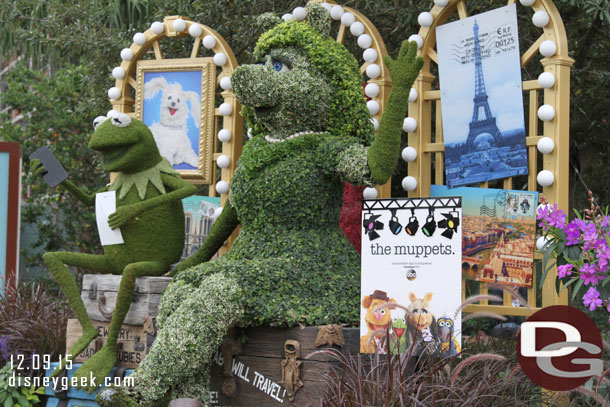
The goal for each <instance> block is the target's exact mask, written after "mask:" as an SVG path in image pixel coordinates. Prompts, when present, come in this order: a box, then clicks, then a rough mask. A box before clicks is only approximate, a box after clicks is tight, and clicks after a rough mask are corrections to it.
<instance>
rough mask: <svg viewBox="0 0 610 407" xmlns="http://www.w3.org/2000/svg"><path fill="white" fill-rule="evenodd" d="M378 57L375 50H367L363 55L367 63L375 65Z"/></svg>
mask: <svg viewBox="0 0 610 407" xmlns="http://www.w3.org/2000/svg"><path fill="white" fill-rule="evenodd" d="M377 57H378V55H377V51H375V49H374V48H367V49H365V50H364V52H363V53H362V59H364V60H365V61H366V62H370V63H373V62H375V61H377Z"/></svg>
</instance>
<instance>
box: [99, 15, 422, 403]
mask: <svg viewBox="0 0 610 407" xmlns="http://www.w3.org/2000/svg"><path fill="white" fill-rule="evenodd" d="M307 14H308V19H309V21H308V22H297V21H288V22H281V20H280V19H279V18H277V17H275V19H274V18H273V17H271V16H269V15H265V16H264V22H263V24H264V26H265V27H267V28H269V27H272V28H270V29H269V31H267V32H266V33H264V34H263V35H261V37H260V38H259V40H258V43H257V45H256V48H255V51H254V55H255V58H257V59H258V61H259V63H258V64H253V65H245V66H240V67H239V68H237V69H236V70H235V72H234V73H233V76H232V78H231V81H232V84H233V90H234V92H235V94H236V96H237V99H238V100H239V102H240V103H241V104H242V105H243V114H244V117H245V119H246V121H247V122H248V125H249V127H251V128H252V132H253V135H254V136H253V138H252V139H251V140H250V141H248V143H247V144H246V145H245V147H244V150H243V153H242V155H241V158H240V161H239V164H238V168H237V170H236V172H235V175H234V177H233V179H232V181H231V191H230V199H229V203H228V204H227V205H225V207H224V209H223V211H222V214H221V215H220V217H219V218H218V219H217V220H216V222H215V223H214V225H213V227H212V230H211V233H210V234H209V236H208V237H207V239H206V240H205V242H204V244H203V245H202V247H201V248H200V250H199V251H198V252H197V253H196V254H195V255H194V256H193V257H191V258H189V259H187V260H186V261H184V262H183V263H181V264H180V265H179V266H178V267H177V269H176V273H177V275H176V278H175V280H174V282H173V283H172V284H170V286H169V287H168V289H167V290H166V292H165V294H164V296H163V299H162V302H161V305H160V308H159V316H158V327H159V328H160V329H159V331H158V336H157V339H156V341H155V344H154V345H153V347H152V349H151V351H150V353H149V354H148V355H147V357H146V359H145V360H144V362H143V364H142V365H141V366H140V368H138V370H136V372H135V373H134V376H133V377H134V378H135V383H136V386H135V387H133V388H131V389H128V390H127V392H124V391H123V390H120V389H109V390H108V391H104V392H101V393H100V395H98V397H97V400H98V402H99V403H100V404H101V405H102V406H108V405H114V406H118V405H128V404H135V403H136V402H137V403H141V404H150V403H152V402H154V401H155V400H161V399H163V398H164V396H165V395H166V393H167V392H168V391H171V393H172V394H171V395H172V397H175V398H178V397H190V398H199V399H200V400H201V401H202V402H203V403H204V405H207V397H208V382H209V372H208V371H209V363H210V360H211V357H212V355H213V353H214V352H215V351H216V349H218V346H219V345H220V343H221V341H222V338H223V336H224V334H225V333H226V332H227V329H228V328H230V327H231V326H234V325H240V326H251V325H263V324H264V325H270V326H292V325H295V324H296V323H299V322H304V323H307V324H329V323H358V320H359V298H360V293H359V290H360V286H359V282H360V257H359V255H358V253H357V252H356V251H355V250H354V248H353V247H352V245H351V244H350V243H349V241H348V240H347V239H346V237H345V236H344V234H343V232H342V231H341V229H340V228H339V215H340V210H341V203H342V194H343V185H344V182H345V181H348V182H350V183H353V184H358V185H370V186H372V185H374V184H375V183H378V184H381V183H385V182H386V181H387V180H388V178H389V177H390V176H391V174H392V172H393V170H394V168H395V166H396V163H397V160H398V154H399V146H400V136H401V132H402V122H403V118H404V116H405V112H406V101H407V98H408V95H409V91H410V89H411V85H412V83H413V81H414V79H415V78H416V76H417V75H418V73H419V70H420V68H421V66H422V63H423V61H422V60H421V58H416V57H415V54H416V51H417V47H416V44H415V43H412V44H410V45H409V44H407V43H406V42H405V43H404V44H403V46H402V48H401V50H400V54H399V56H398V59H396V60H393V59H390V58H388V59H386V64H387V66H388V68H389V69H390V72H391V74H392V77H393V89H392V93H391V96H390V98H389V103H388V106H387V107H386V110H385V112H384V116H383V120H382V122H381V125H380V128H379V132H378V133H377V135H376V136H375V137H374V141H373V142H372V144H371V140H373V136H374V130H373V125H372V123H371V116H370V114H369V112H368V109H367V106H366V101H365V98H364V95H363V92H362V84H361V83H362V76H361V74H360V71H359V67H358V63H357V61H356V59H355V58H354V57H353V56H352V55H351V54H350V53H349V51H348V50H347V49H346V48H345V47H344V46H343V45H341V44H338V43H336V42H335V41H334V40H333V39H331V38H330V37H329V36H328V29H329V27H330V23H329V14H328V12H327V11H326V10H325V9H324V8H323V7H322V6H321V5H320V4H318V3H309V4H308V5H307ZM238 225H241V232H240V234H239V237H238V238H237V239H236V240H235V242H234V243H233V245H232V247H231V249H230V251H229V253H228V254H226V255H225V256H222V257H220V258H219V259H218V260H215V261H213V262H207V261H208V260H209V259H210V258H211V257H212V256H213V255H214V253H215V252H216V251H217V250H218V249H219V248H220V247H221V246H222V244H223V242H224V241H225V240H226V239H227V238H228V237H229V236H230V234H231V233H232V232H233V231H234V230H235V228H236V227H237V226H238ZM226 363H228V361H227V362H226ZM127 395H130V396H131V397H132V398H131V399H130V398H129V397H126V396H127Z"/></svg>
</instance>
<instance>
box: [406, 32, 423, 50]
mask: <svg viewBox="0 0 610 407" xmlns="http://www.w3.org/2000/svg"><path fill="white" fill-rule="evenodd" d="M411 41H415V42H416V43H417V49H420V48H421V47H423V46H424V39H423V38H422V37H421V35H419V34H413V35H412V36H410V37H409V42H411Z"/></svg>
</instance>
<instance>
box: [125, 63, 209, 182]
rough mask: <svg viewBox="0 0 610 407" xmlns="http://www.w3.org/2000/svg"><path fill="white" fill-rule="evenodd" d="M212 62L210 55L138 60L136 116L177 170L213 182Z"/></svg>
mask: <svg viewBox="0 0 610 407" xmlns="http://www.w3.org/2000/svg"><path fill="white" fill-rule="evenodd" d="M215 74H216V66H215V65H214V62H213V60H212V59H211V58H193V59H170V60H141V61H138V65H137V87H136V115H137V116H138V118H139V119H141V120H142V121H143V122H144V123H146V125H147V126H148V127H149V128H150V130H151V131H152V133H153V136H154V137H155V141H156V142H157V146H158V147H159V152H160V153H161V155H162V156H163V157H165V158H167V159H168V160H169V162H170V163H171V164H172V167H173V168H174V169H175V170H177V171H178V172H179V173H180V175H181V176H182V177H183V178H185V179H189V180H190V181H191V182H194V183H199V184H211V183H212V181H213V180H212V174H213V171H212V165H213V153H214V151H213V149H214V120H215V117H214V95H215V90H216V80H215Z"/></svg>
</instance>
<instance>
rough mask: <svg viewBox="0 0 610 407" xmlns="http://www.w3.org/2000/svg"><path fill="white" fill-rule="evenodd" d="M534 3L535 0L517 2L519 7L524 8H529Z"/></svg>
mask: <svg viewBox="0 0 610 407" xmlns="http://www.w3.org/2000/svg"><path fill="white" fill-rule="evenodd" d="M535 2H536V0H519V3H521V5H522V6H525V7H530V6H531V5H532V4H534V3H535Z"/></svg>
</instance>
